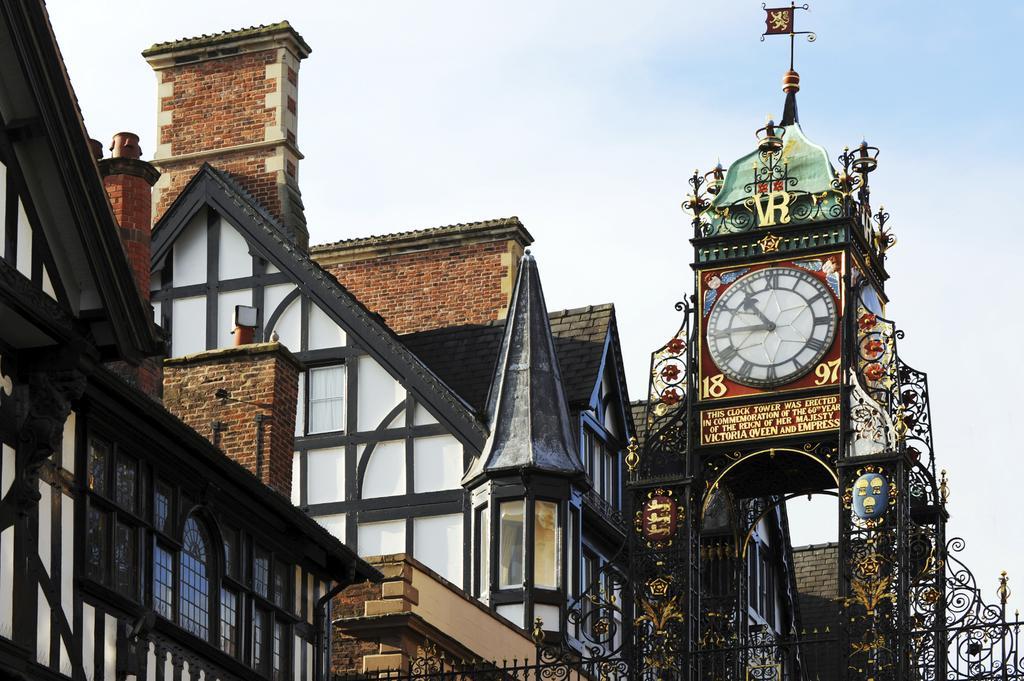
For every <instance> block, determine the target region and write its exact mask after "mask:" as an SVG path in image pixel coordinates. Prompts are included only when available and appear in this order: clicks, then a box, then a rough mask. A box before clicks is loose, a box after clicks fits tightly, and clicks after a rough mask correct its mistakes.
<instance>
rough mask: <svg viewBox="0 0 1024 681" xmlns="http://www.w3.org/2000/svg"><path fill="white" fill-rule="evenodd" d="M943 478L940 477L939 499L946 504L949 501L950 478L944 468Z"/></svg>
mask: <svg viewBox="0 0 1024 681" xmlns="http://www.w3.org/2000/svg"><path fill="white" fill-rule="evenodd" d="M941 476H942V477H941V478H939V499H941V500H942V505H943V506H945V505H946V502H947V501H949V478H948V477H946V469H945V468H943V469H942V473H941Z"/></svg>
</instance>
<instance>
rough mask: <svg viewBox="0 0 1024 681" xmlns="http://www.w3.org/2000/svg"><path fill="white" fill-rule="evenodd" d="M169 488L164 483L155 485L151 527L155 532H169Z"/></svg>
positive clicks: (158, 482)
mask: <svg viewBox="0 0 1024 681" xmlns="http://www.w3.org/2000/svg"><path fill="white" fill-rule="evenodd" d="M170 520H171V487H170V485H168V484H167V483H165V482H160V481H159V480H158V481H157V483H156V495H155V498H154V499H153V525H155V526H156V529H157V531H159V532H165V533H170V531H171V523H170Z"/></svg>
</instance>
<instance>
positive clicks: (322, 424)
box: [306, 366, 345, 433]
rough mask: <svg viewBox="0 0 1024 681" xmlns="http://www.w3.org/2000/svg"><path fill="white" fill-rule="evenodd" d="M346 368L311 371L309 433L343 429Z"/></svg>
mask: <svg viewBox="0 0 1024 681" xmlns="http://www.w3.org/2000/svg"><path fill="white" fill-rule="evenodd" d="M344 390H345V367H343V366H334V367H319V368H316V369H310V370H309V425H308V427H307V429H306V430H307V432H309V433H326V432H331V431H338V430H341V429H342V424H343V423H344V421H343V418H342V417H343V416H344V412H343V407H344Z"/></svg>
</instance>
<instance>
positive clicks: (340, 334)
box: [306, 304, 345, 350]
mask: <svg viewBox="0 0 1024 681" xmlns="http://www.w3.org/2000/svg"><path fill="white" fill-rule="evenodd" d="M306 341H307V343H308V346H309V347H308V348H307V349H309V350H326V349H328V348H340V347H342V346H343V345H345V332H344V331H343V330H342V328H341V327H340V326H338V325H337V324H335V323H334V320H332V319H331V318H330V317H328V316H327V313H325V312H324V311H323V310H321V309H320V308H319V307H317V306H316V305H315V304H311V305H310V306H309V327H308V329H307V331H306Z"/></svg>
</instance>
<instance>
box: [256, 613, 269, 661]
mask: <svg viewBox="0 0 1024 681" xmlns="http://www.w3.org/2000/svg"><path fill="white" fill-rule="evenodd" d="M269 620H270V617H269V615H268V614H267V611H266V610H260V609H259V608H257V609H256V611H255V612H254V613H253V617H252V666H253V668H254V669H257V670H259V671H261V672H266V668H267V662H268V660H267V636H268V635H269V634H270V632H269V631H268V630H267V629H268V628H269Z"/></svg>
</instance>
